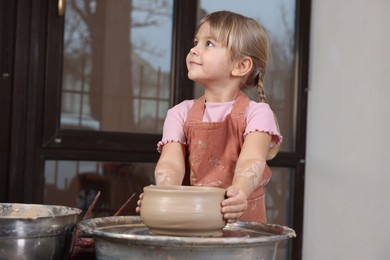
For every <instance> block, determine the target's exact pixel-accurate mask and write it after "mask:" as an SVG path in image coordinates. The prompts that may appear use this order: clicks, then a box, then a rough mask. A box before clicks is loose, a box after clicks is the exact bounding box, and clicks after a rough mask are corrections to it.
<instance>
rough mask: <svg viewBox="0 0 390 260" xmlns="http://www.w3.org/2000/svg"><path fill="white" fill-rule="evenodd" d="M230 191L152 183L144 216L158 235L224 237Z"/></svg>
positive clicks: (144, 204)
mask: <svg viewBox="0 0 390 260" xmlns="http://www.w3.org/2000/svg"><path fill="white" fill-rule="evenodd" d="M225 193H226V190H225V189H222V188H215V187H205V186H148V187H145V188H144V198H143V201H142V207H141V217H142V219H143V222H144V224H145V226H147V227H148V228H149V229H150V230H151V232H152V233H153V234H155V235H169V236H221V235H222V229H223V228H224V227H225V225H226V222H225V220H224V219H223V215H222V213H221V203H222V201H223V200H224V198H225Z"/></svg>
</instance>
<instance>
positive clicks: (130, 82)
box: [61, 0, 173, 133]
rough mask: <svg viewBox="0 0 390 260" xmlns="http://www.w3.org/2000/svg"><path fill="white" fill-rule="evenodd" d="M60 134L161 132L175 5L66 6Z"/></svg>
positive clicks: (127, 1) (121, 0)
mask: <svg viewBox="0 0 390 260" xmlns="http://www.w3.org/2000/svg"><path fill="white" fill-rule="evenodd" d="M66 8H67V9H66V13H65V14H66V15H65V32H64V51H63V81H62V97H61V102H62V104H61V128H66V129H85V130H96V131H113V132H132V133H145V132H146V133H161V132H162V125H161V121H162V120H163V119H164V117H165V114H166V110H165V111H164V112H161V111H160V109H161V108H164V109H165V108H167V107H168V106H169V97H170V78H171V76H170V75H171V56H172V55H171V52H172V48H171V46H172V20H173V19H172V14H173V13H172V10H173V0H157V1H155V0H132V1H131V0H116V1H109V0H102V1H83V0H76V1H69V3H68V4H67V7H66Z"/></svg>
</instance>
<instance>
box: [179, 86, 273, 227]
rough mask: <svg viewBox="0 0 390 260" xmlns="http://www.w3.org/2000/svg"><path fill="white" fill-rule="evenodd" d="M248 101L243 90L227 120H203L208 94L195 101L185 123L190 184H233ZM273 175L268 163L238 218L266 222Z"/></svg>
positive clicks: (216, 185)
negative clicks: (268, 188) (266, 192)
mask: <svg viewBox="0 0 390 260" xmlns="http://www.w3.org/2000/svg"><path fill="white" fill-rule="evenodd" d="M248 104H249V99H248V97H247V96H246V95H245V94H244V93H243V92H241V91H240V93H239V95H238V96H237V98H236V101H235V102H234V104H233V109H232V112H231V113H230V114H229V115H227V116H226V118H225V119H224V121H222V122H202V119H203V114H204V108H205V98H204V96H202V97H200V98H199V99H197V100H196V101H195V102H194V104H193V106H192V108H191V109H190V111H189V113H188V117H187V121H186V122H185V124H184V132H185V135H186V137H187V144H188V147H187V154H188V155H189V157H188V167H189V169H190V174H189V175H190V176H189V178H190V184H191V185H194V186H213V187H222V188H227V187H229V186H230V185H231V184H232V180H233V176H234V170H235V167H236V163H237V159H238V156H239V154H240V151H241V148H242V145H243V142H244V138H243V134H244V131H245V127H246V120H245V110H246V108H247V106H248ZM187 174H188V172H187ZM271 175H272V174H271V170H270V168H269V167H268V166H267V165H266V167H265V169H264V174H263V176H262V179H261V181H260V185H259V186H258V188H257V189H256V190H255V191H254V192H253V193H252V194H251V195H250V196H249V197H248V208H247V210H246V212H245V213H244V215H242V216H241V218H240V219H239V220H242V221H256V222H263V223H265V222H267V218H266V211H265V200H264V191H263V186H264V185H265V184H267V182H268V181H269V179H270V178H271Z"/></svg>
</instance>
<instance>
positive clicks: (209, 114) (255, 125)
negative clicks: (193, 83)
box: [157, 100, 282, 152]
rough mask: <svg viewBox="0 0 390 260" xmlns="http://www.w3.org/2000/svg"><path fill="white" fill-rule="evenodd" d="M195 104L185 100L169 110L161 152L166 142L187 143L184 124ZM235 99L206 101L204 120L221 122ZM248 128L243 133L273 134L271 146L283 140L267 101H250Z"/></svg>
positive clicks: (158, 145) (247, 119) (160, 146)
mask: <svg viewBox="0 0 390 260" xmlns="http://www.w3.org/2000/svg"><path fill="white" fill-rule="evenodd" d="M193 104H194V100H185V101H183V102H181V103H180V104H177V105H176V106H174V107H173V108H171V109H169V110H168V112H167V117H166V119H165V122H164V129H163V137H162V140H161V141H160V142H159V143H158V144H157V149H158V151H159V152H161V150H162V147H163V146H164V144H166V143H170V142H178V143H181V144H186V142H187V140H186V137H185V134H184V130H183V126H184V122H185V121H186V120H187V114H188V111H189V110H190V109H191V107H192V105H193ZM233 104H234V101H229V102H206V107H205V112H204V115H203V122H221V121H223V120H224V118H225V117H226V116H227V115H228V114H230V113H231V111H232V108H233ZM245 116H246V123H247V126H246V129H245V132H244V134H243V137H244V138H245V136H246V135H248V134H249V133H252V132H264V133H267V134H269V135H271V137H272V139H271V143H270V148H271V147H274V146H276V145H279V144H280V143H281V142H282V135H281V134H280V133H279V131H278V129H277V126H276V123H275V118H274V114H273V112H272V110H271V108H270V106H269V105H268V104H267V103H263V102H261V103H257V102H255V101H250V102H249V105H248V107H247V109H246V111H245Z"/></svg>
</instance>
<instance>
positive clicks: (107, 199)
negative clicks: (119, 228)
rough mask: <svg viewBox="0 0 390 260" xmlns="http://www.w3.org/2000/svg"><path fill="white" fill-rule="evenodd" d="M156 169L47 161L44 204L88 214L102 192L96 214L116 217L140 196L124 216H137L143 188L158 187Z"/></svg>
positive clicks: (145, 165)
mask: <svg viewBox="0 0 390 260" xmlns="http://www.w3.org/2000/svg"><path fill="white" fill-rule="evenodd" d="M154 167H155V164H154V163H127V162H97V161H46V162H45V195H44V204H56V205H64V206H69V207H76V208H80V209H82V210H84V211H86V210H87V209H88V207H89V206H90V205H91V203H92V201H93V199H94V197H95V195H96V194H97V192H98V191H100V192H101V194H100V196H99V198H98V201H97V204H96V205H95V207H94V210H93V213H94V215H95V216H112V215H113V214H114V213H115V212H116V211H117V210H118V209H119V208H120V207H121V206H122V205H123V204H124V203H125V202H126V201H127V199H128V198H130V196H131V195H132V194H134V193H136V195H135V197H133V199H132V200H131V201H130V202H129V204H128V205H127V206H126V207H125V209H124V210H123V211H122V213H121V215H135V214H136V213H135V207H136V203H137V200H138V196H139V195H140V194H141V193H142V189H143V187H145V186H148V185H150V184H153V183H154V175H153V173H154Z"/></svg>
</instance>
